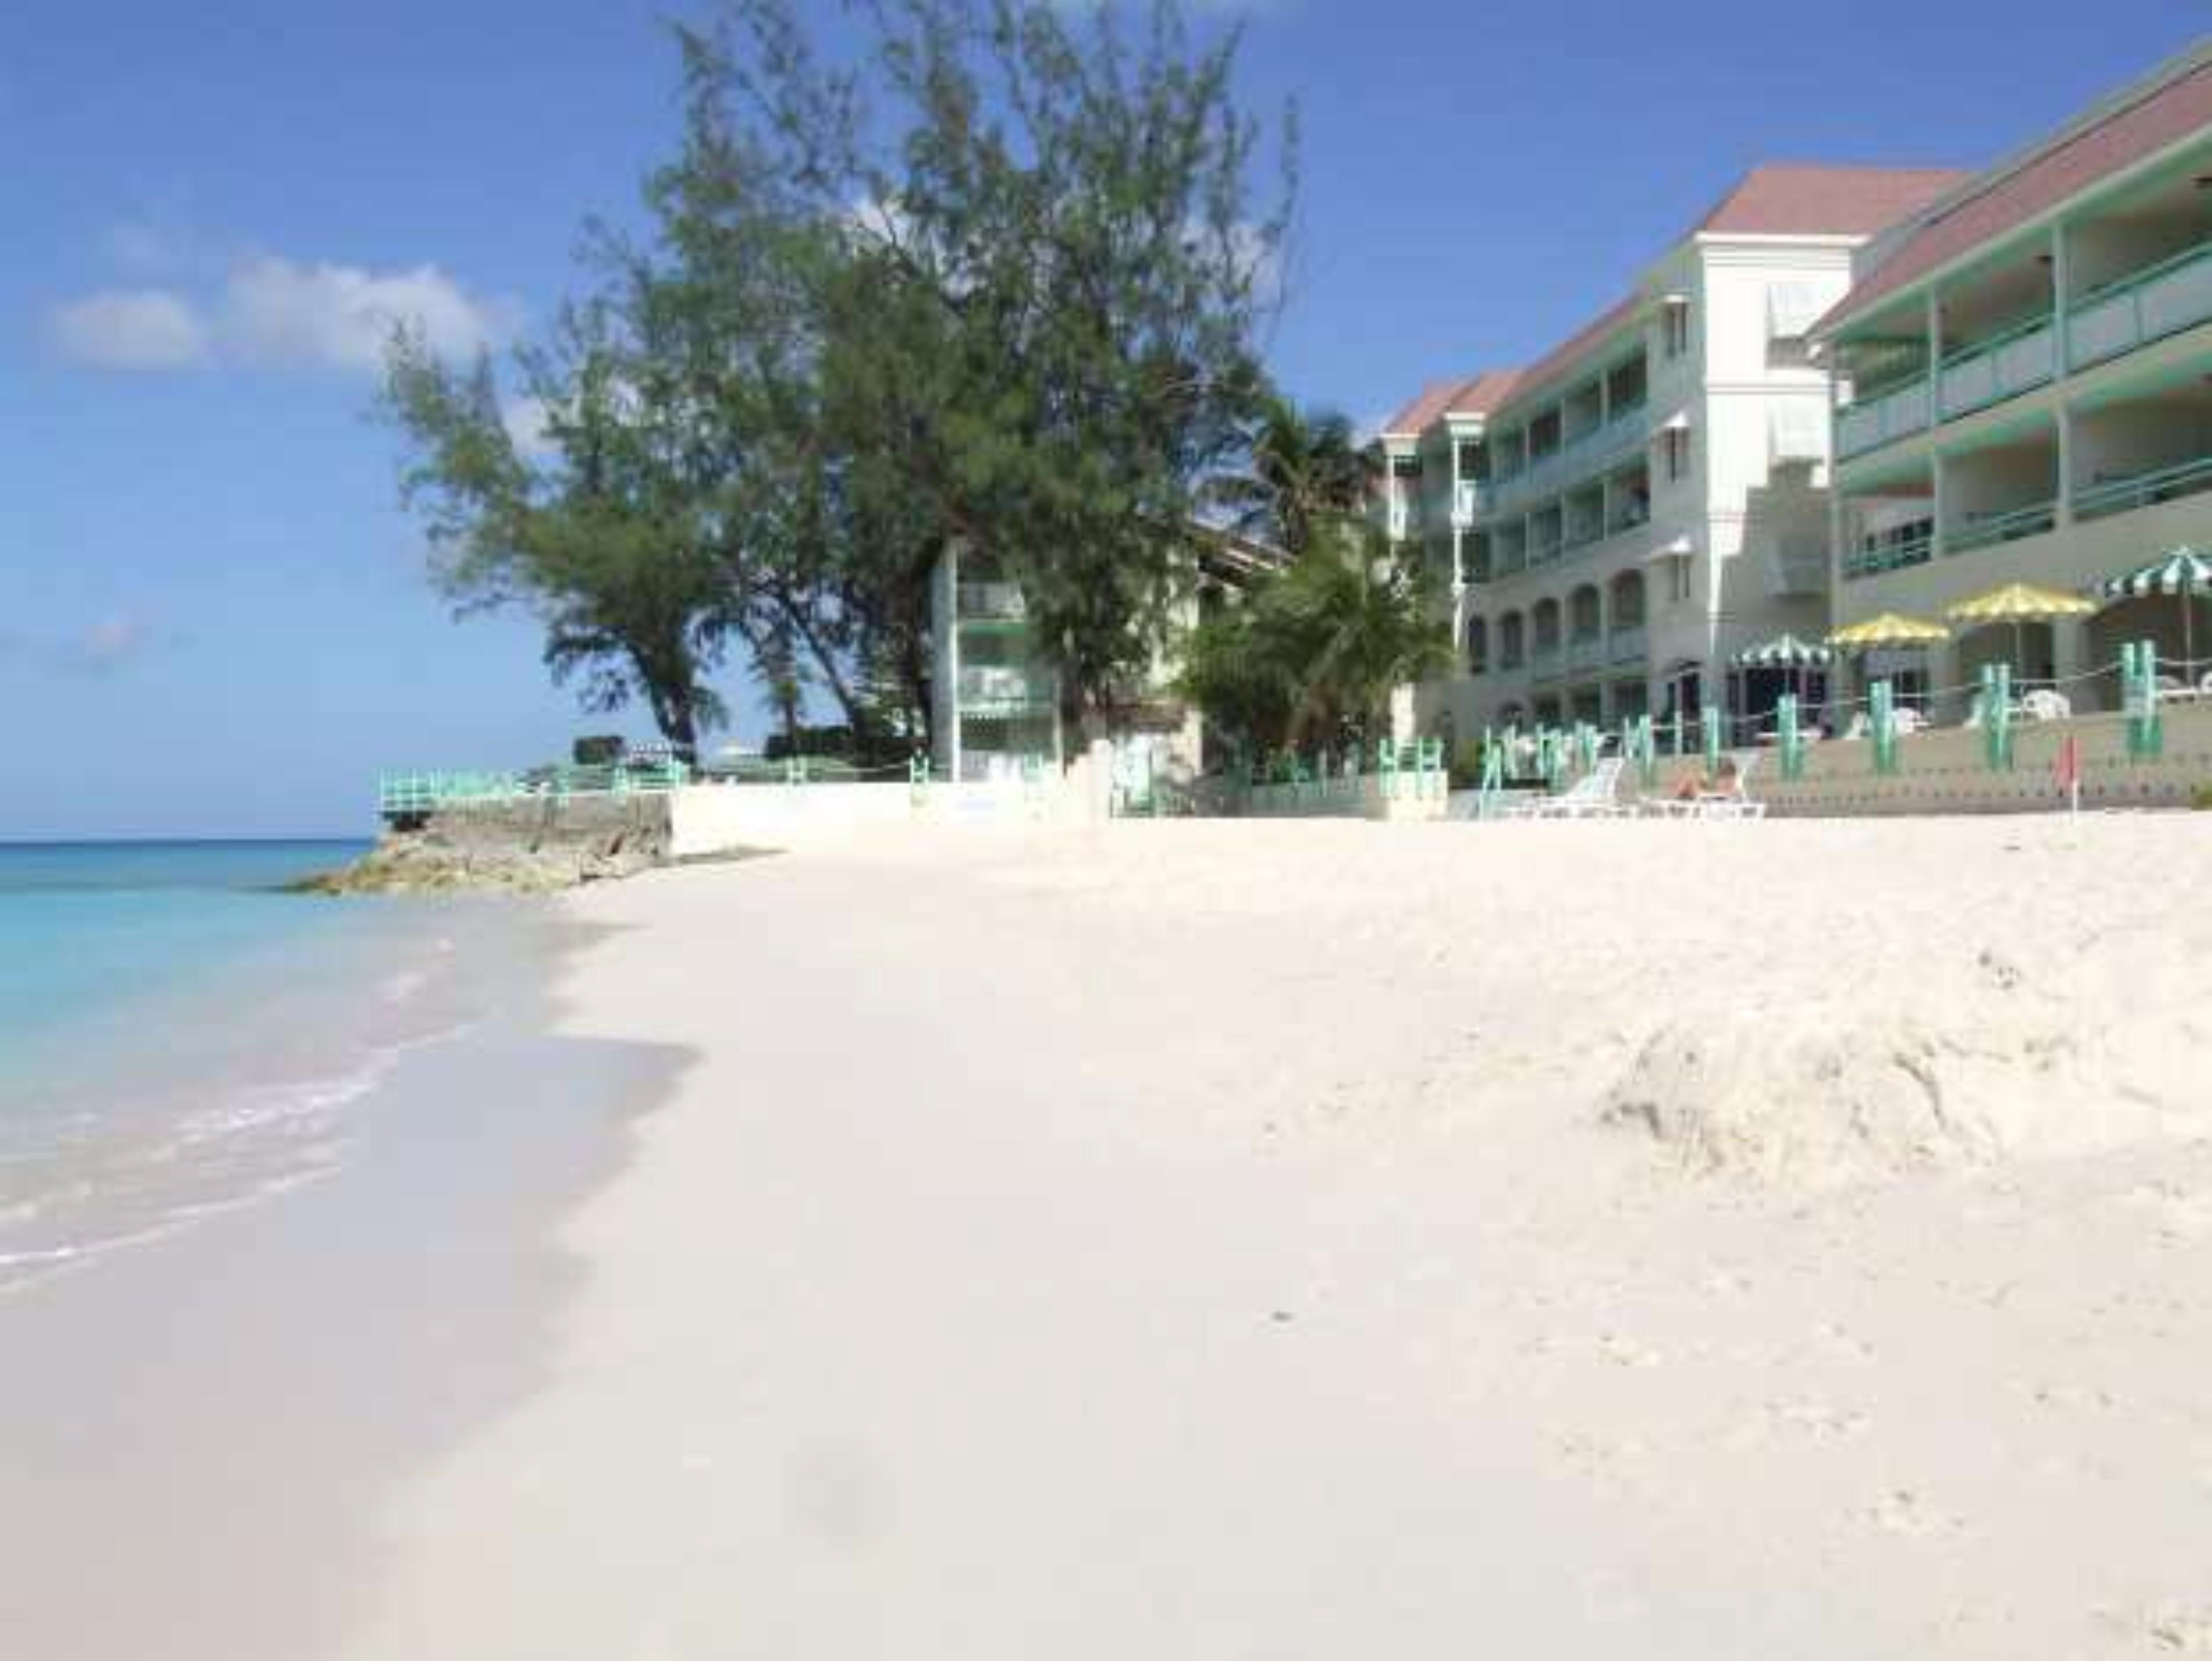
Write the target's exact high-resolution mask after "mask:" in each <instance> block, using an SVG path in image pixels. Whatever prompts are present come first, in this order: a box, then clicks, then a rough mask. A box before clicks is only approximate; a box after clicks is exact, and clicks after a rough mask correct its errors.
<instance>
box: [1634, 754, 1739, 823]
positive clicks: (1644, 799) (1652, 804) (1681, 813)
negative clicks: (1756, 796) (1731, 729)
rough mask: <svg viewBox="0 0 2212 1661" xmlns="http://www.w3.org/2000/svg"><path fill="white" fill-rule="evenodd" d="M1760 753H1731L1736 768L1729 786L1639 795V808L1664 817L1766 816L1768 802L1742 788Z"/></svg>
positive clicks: (1639, 810) (1721, 817) (1638, 809)
mask: <svg viewBox="0 0 2212 1661" xmlns="http://www.w3.org/2000/svg"><path fill="white" fill-rule="evenodd" d="M1729 760H1730V761H1731V762H1732V763H1733V764H1734V765H1735V774H1734V776H1733V780H1734V782H1733V783H1732V784H1731V786H1730V788H1728V789H1725V790H1706V789H1700V790H1699V791H1697V792H1696V793H1695V794H1692V795H1688V796H1640V797H1638V799H1637V804H1636V808H1637V812H1639V813H1646V814H1650V815H1652V816H1654V817H1656V818H1662V819H1763V818H1765V817H1766V804H1765V802H1763V801H1753V800H1752V799H1751V798H1750V797H1749V796H1747V795H1746V794H1744V788H1743V786H1744V781H1745V780H1746V779H1747V778H1749V777H1750V776H1751V773H1752V770H1753V768H1754V767H1756V766H1757V765H1758V764H1759V751H1756V750H1744V751H1732V752H1731V753H1730V756H1729Z"/></svg>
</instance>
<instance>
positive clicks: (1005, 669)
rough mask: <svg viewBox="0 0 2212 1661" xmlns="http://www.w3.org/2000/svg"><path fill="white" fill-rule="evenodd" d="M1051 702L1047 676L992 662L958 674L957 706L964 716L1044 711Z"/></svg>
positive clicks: (1050, 684) (1050, 679)
mask: <svg viewBox="0 0 2212 1661" xmlns="http://www.w3.org/2000/svg"><path fill="white" fill-rule="evenodd" d="M1052 703H1053V689H1052V677H1051V676H1049V675H1048V674H1043V673H1040V672H1034V671H1031V670H1028V669H1023V668H1018V667H1016V666H1013V665H1012V664H996V663H979V664H974V665H971V666H969V667H968V668H965V669H963V670H962V671H961V672H960V704H961V708H962V709H963V711H965V712H966V713H968V714H970V715H974V714H978V713H981V712H984V711H987V710H998V711H1018V710H1025V709H1050V708H1051V707H1052Z"/></svg>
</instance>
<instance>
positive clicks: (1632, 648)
mask: <svg viewBox="0 0 2212 1661" xmlns="http://www.w3.org/2000/svg"><path fill="white" fill-rule="evenodd" d="M1648 651H1649V648H1648V646H1647V645H1646V642H1645V640H1644V625H1643V624H1640V623H1631V624H1624V625H1622V626H1621V627H1620V628H1618V629H1615V630H1613V632H1612V634H1610V635H1608V636H1606V657H1607V660H1609V661H1611V662H1613V663H1641V662H1643V661H1644V657H1645V655H1646V654H1647V653H1648Z"/></svg>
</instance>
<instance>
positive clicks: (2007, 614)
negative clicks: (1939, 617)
mask: <svg viewBox="0 0 2212 1661" xmlns="http://www.w3.org/2000/svg"><path fill="white" fill-rule="evenodd" d="M2096 609H2097V608H2096V607H2095V606H2094V605H2091V604H2090V603H2089V602H2088V601H2087V600H2086V599H2081V597H2080V596H2079V595H2076V594H2068V593H2060V592H2059V591H2058V590H2057V589H2056V588H2039V587H2036V586H2035V585H2034V584H2033V583H2030V582H2008V583H2006V584H2005V585H2004V586H2003V587H2000V588H1992V589H1990V592H1989V593H1986V594H1977V595H1975V596H1974V598H1973V599H1962V600H1960V602H1959V603H1958V604H1957V605H1954V606H1952V607H1951V608H1950V609H1949V610H1948V611H1945V612H1944V613H1943V615H1944V616H1945V617H1947V618H1950V619H1951V621H1952V622H1954V623H1955V624H1959V625H1960V627H1961V628H1966V629H1986V628H1989V627H1991V626H1993V625H1997V626H2002V624H2011V625H2012V649H2013V661H2014V664H2015V670H2016V672H2017V673H2019V674H2020V675H2021V676H2022V677H2025V676H2026V675H2027V625H2028V624H2031V623H2056V622H2057V621H2058V620H2059V619H2060V618H2081V617H2087V616H2088V615H2089V613H2090V612H2092V611H2095V610H2096Z"/></svg>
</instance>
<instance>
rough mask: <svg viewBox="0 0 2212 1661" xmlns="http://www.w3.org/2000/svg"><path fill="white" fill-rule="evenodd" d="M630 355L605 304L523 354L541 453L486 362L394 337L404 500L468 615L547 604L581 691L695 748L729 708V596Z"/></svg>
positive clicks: (588, 700) (673, 449) (568, 675)
mask: <svg viewBox="0 0 2212 1661" xmlns="http://www.w3.org/2000/svg"><path fill="white" fill-rule="evenodd" d="M632 345H633V343H631V342H629V341H628V340H626V339H625V338H623V335H622V333H621V332H620V329H619V326H618V325H617V322H616V320H615V319H614V318H613V317H612V315H611V313H609V312H607V311H606V310H605V309H604V308H599V307H592V308H586V309H583V310H578V311H572V312H570V313H567V314H566V315H565V316H564V317H563V319H562V324H561V326H560V327H559V329H558V331H557V332H556V337H555V338H554V339H553V340H552V341H551V342H550V344H546V345H544V346H543V347H540V348H539V349H538V350H533V351H531V352H529V353H526V355H525V356H524V357H523V360H522V363H521V373H522V375H523V378H524V384H525V385H526V387H527V388H528V398H529V402H528V404H527V405H526V406H524V407H526V408H528V409H530V410H532V411H536V412H537V415H538V425H539V428H540V431H539V433H538V435H537V438H536V441H535V442H533V443H532V445H531V446H530V447H529V448H527V449H526V448H525V447H524V446H523V445H520V444H518V442H517V441H516V439H515V437H514V435H513V432H512V431H511V430H510V423H509V420H508V417H509V414H510V411H507V409H504V408H503V407H502V405H501V401H500V397H499V393H498V391H497V388H496V387H495V384H494V381H493V377H492V373H491V368H490V366H489V363H487V362H482V361H479V362H477V364H476V365H475V366H474V367H473V368H468V369H462V368H456V367H454V366H452V365H449V364H447V363H444V362H441V361H439V360H438V359H437V358H436V357H435V356H433V355H432V354H431V353H430V352H429V351H428V349H427V348H426V347H425V346H424V344H423V343H422V339H421V338H420V337H419V336H416V335H410V334H403V335H401V336H400V337H399V338H398V339H397V340H396V341H395V342H394V344H393V346H392V353H391V356H390V362H389V366H388V375H387V383H386V405H387V407H388V410H389V411H390V413H391V414H392V416H393V417H395V418H396V419H397V421H398V423H399V424H400V426H401V427H402V429H404V432H405V434H406V435H407V438H408V441H409V446H410V455H409V459H408V462H407V465H406V467H405V469H404V472H403V475H402V493H403V496H404V498H405V500H406V501H407V502H409V504H410V506H413V507H415V508H417V509H419V510H420V511H421V512H422V514H423V516H424V518H425V519H426V520H427V522H428V532H429V538H430V542H431V546H432V551H433V560H434V570H435V575H436V578H437V581H439V583H440V586H441V587H442V588H443V590H444V591H445V592H446V593H447V595H449V596H450V597H451V598H452V599H453V600H454V602H455V603H456V605H458V606H459V607H460V609H462V610H463V611H477V610H483V609H487V608H493V607H500V606H508V605H519V606H523V607H526V608H528V609H530V610H531V611H534V612H535V613H536V614H537V615H538V617H539V618H540V619H541V620H542V621H543V623H544V629H545V648H544V655H545V661H546V664H547V666H548V667H549V668H550V670H551V671H552V672H553V675H554V678H555V679H556V680H558V681H566V680H571V679H575V680H579V681H580V683H581V696H582V700H583V702H584V703H585V705H586V707H587V708H590V709H601V710H607V709H617V708H619V707H621V706H622V705H623V704H624V703H628V702H629V700H630V699H631V698H633V697H637V698H641V699H642V700H643V701H644V702H645V703H647V706H648V707H649V708H650V709H652V712H653V721H654V723H655V724H656V725H657V726H658V727H659V729H660V731H661V733H663V734H664V735H665V736H666V737H667V738H668V739H671V741H672V742H674V743H676V744H678V745H683V746H684V747H685V748H687V749H689V748H691V747H693V746H695V745H696V744H697V742H698V739H699V735H700V733H701V731H702V728H703V727H707V726H708V725H710V724H712V723H713V722H714V721H719V720H720V718H721V716H722V714H723V709H722V703H721V700H720V697H719V696H718V695H717V694H716V693H715V692H714V690H713V689H712V687H710V686H709V685H708V684H707V676H708V672H710V671H711V670H712V669H713V668H714V666H715V665H716V663H717V662H718V661H719V660H720V657H721V654H722V651H723V648H724V646H725V643H726V641H727V639H728V630H727V616H726V595H727V589H726V583H725V582H724V581H723V578H722V574H721V572H720V568H719V565H718V563H717V562H716V561H715V559H714V554H713V550H712V546H711V543H710V540H709V539H708V538H707V537H706V536H705V535H704V534H702V514H701V513H700V511H699V504H698V500H697V493H696V490H694V489H693V488H692V484H691V481H690V477H689V470H688V468H687V465H686V458H685V454H684V451H685V444H686V438H685V435H684V431H683V430H682V429H681V427H680V425H679V424H678V423H672V422H671V421H670V420H669V419H668V418H667V416H666V412H665V411H664V410H662V409H661V408H659V406H656V405H653V404H652V403H651V402H649V401H648V400H645V399H640V398H639V397H638V396H637V395H636V393H635V380H634V376H633V375H632V374H631V373H630V370H631V367H632V366H633V365H634V363H635V352H634V351H633V350H632Z"/></svg>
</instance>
